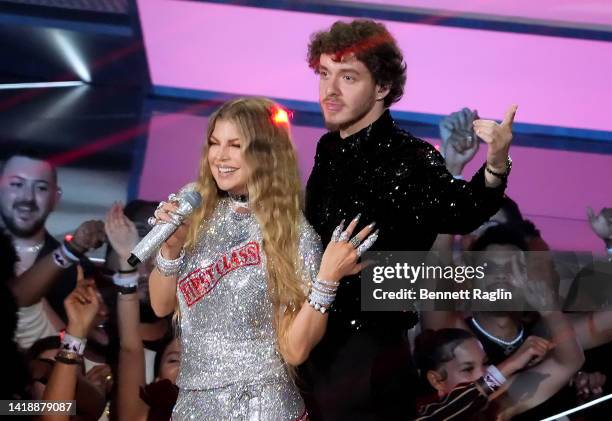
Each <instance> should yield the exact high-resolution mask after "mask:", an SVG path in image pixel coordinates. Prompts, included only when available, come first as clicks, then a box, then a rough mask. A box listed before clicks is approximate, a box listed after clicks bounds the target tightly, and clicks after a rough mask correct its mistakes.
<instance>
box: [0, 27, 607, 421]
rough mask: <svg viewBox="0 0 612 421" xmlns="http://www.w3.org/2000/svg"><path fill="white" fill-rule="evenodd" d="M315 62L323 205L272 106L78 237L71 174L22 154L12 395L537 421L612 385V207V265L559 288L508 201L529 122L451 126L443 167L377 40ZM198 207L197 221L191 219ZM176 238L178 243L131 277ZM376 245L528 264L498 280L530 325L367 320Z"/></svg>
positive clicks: (455, 117) (14, 245)
mask: <svg viewBox="0 0 612 421" xmlns="http://www.w3.org/2000/svg"><path fill="white" fill-rule="evenodd" d="M308 65H309V66H310V67H311V68H312V69H313V70H314V71H315V73H316V74H317V75H318V77H319V80H320V83H319V87H320V90H319V97H320V103H321V109H322V112H323V116H324V119H325V123H326V126H327V127H328V129H329V132H328V133H326V134H325V135H324V136H323V137H322V138H321V139H320V140H319V143H318V144H317V151H316V156H315V162H314V167H313V169H312V172H311V175H310V178H309V180H308V183H307V185H306V186H301V183H300V178H299V172H298V165H297V156H296V151H295V148H294V146H293V144H292V141H291V135H290V126H289V123H288V122H287V121H286V120H285V119H283V118H278V116H279V115H280V114H282V113H283V112H284V110H283V109H282V107H281V106H279V105H278V104H276V103H274V102H273V101H271V100H268V99H265V98H238V99H234V100H231V101H228V102H226V103H224V104H222V105H220V107H219V108H218V109H217V111H215V113H214V114H213V115H211V116H210V118H209V123H208V130H207V133H206V144H205V145H204V147H203V152H202V156H201V159H200V163H199V172H198V174H199V175H198V178H197V180H195V181H194V182H193V183H190V184H188V185H186V186H184V187H183V188H182V189H181V190H180V191H177V192H172V194H171V195H170V196H169V197H168V199H167V200H166V201H163V202H161V203H159V204H158V203H152V202H146V201H142V200H134V201H132V202H130V203H128V204H127V205H125V206H124V205H123V204H121V203H114V204H112V205H111V206H110V208H109V210H108V213H107V214H106V217H105V219H104V220H103V221H102V220H95V221H85V222H83V223H82V224H81V225H79V226H78V227H76V228H75V229H74V231H73V232H72V233H71V235H70V236H67V237H65V238H63V239H61V241H58V240H57V239H55V238H54V237H53V236H51V235H50V234H49V232H48V231H47V229H46V222H47V219H48V217H49V215H50V214H51V213H52V212H53V210H54V209H55V207H56V205H57V203H58V202H59V201H60V199H61V195H62V190H61V188H60V186H59V180H58V175H57V169H56V168H55V167H54V165H53V164H52V163H51V162H49V161H48V160H47V159H46V158H45V157H44V156H39V155H37V154H36V153H35V152H33V151H27V150H24V151H20V152H17V153H15V154H13V155H12V156H9V157H6V159H5V160H4V162H3V165H2V169H1V173H0V216H1V219H0V227H2V228H3V232H2V233H1V234H0V248H1V250H0V259H1V261H0V276H1V279H0V288H2V292H1V293H0V299H1V300H2V305H0V311H2V312H3V315H2V332H3V349H4V350H5V351H6V352H7V355H8V358H7V360H6V363H5V370H6V374H7V375H6V376H5V379H6V380H4V381H3V382H2V385H1V386H0V387H1V389H2V399H12V400H45V401H70V400H74V401H75V403H76V408H75V410H76V412H75V413H76V415H72V418H74V419H84V420H98V419H118V420H139V419H142V420H169V419H170V418H172V419H173V420H183V419H198V420H200V419H201V420H307V419H310V420H313V421H317V420H346V419H355V420H396V419H405V420H415V419H418V420H443V419H453V420H459V419H483V420H488V419H491V420H506V419H524V420H535V419H541V418H544V417H546V416H550V415H553V414H556V413H558V412H561V411H563V410H564V409H568V408H571V407H574V406H577V405H578V404H580V403H583V402H586V401H588V400H591V399H593V398H595V397H598V396H602V395H604V394H605V393H607V392H608V391H609V390H610V388H609V385H608V383H607V382H606V379H607V377H608V375H609V374H610V373H609V371H610V369H611V368H612V367H611V366H610V364H609V363H608V361H607V358H606V357H607V353H609V350H610V349H611V348H610V342H611V341H612V311H611V310H608V309H606V308H605V305H604V306H600V307H596V306H595V304H597V303H595V302H594V301H598V300H599V301H598V302H603V303H604V304H606V303H607V300H605V297H603V298H604V299H603V300H601V298H602V297H601V295H605V291H606V287H605V285H601V287H599V286H598V285H599V284H597V283H598V282H602V280H603V282H605V280H606V279H608V281H609V278H610V276H612V269H610V266H611V265H612V263H610V261H612V208H605V209H603V210H602V211H600V212H599V213H595V212H593V211H592V210H591V209H590V208H589V209H588V211H587V217H588V221H589V223H590V226H591V228H592V231H593V235H595V236H597V237H599V238H601V240H602V241H603V243H604V244H603V245H604V246H605V248H604V247H602V252H604V253H608V259H609V260H610V261H606V260H605V259H606V258H605V257H604V258H603V259H602V261H600V262H594V263H592V264H590V265H587V266H585V267H580V268H577V269H576V270H575V273H573V278H571V279H570V280H569V285H568V288H561V283H562V280H561V279H560V276H559V273H558V271H557V269H556V266H555V260H554V250H550V249H549V247H548V245H547V243H546V239H545V238H542V236H541V234H540V232H539V231H538V229H537V227H536V226H535V225H534V224H533V223H532V222H530V221H529V220H527V219H525V218H524V217H523V215H522V214H521V212H520V207H519V205H520V204H517V203H515V202H514V201H513V200H512V199H510V198H509V197H508V196H507V195H506V194H505V188H506V186H507V184H508V183H509V182H511V179H512V177H511V175H510V170H511V168H512V160H511V159H510V157H509V151H510V145H511V141H512V138H513V134H512V123H513V120H514V116H515V113H516V112H517V107H516V106H511V107H510V108H509V109H508V111H507V113H506V115H505V116H504V118H503V120H501V122H496V121H492V120H483V119H480V118H479V117H478V115H477V113H476V112H475V111H472V110H470V109H468V108H464V109H462V110H459V111H457V112H455V113H452V114H451V115H449V116H447V117H446V118H444V119H443V120H442V122H441V123H440V137H441V139H442V145H441V148H440V152H438V151H437V150H436V149H435V148H434V147H433V146H432V145H431V144H429V143H427V142H425V141H423V140H420V139H418V138H416V137H414V136H412V135H411V134H410V133H408V132H407V131H405V130H403V129H401V128H400V127H399V126H398V125H397V124H396V123H395V122H394V120H393V119H392V117H391V114H390V112H389V107H390V106H391V105H392V104H394V103H395V102H397V101H398V100H399V99H400V98H401V97H402V94H403V88H404V84H405V80H406V66H405V64H404V60H403V56H402V52H401V51H400V50H399V48H398V47H397V45H396V43H395V40H394V39H393V37H392V36H391V34H390V33H389V32H388V31H387V29H386V28H385V27H384V26H383V25H382V24H379V23H376V22H373V21H367V20H355V21H352V22H349V23H346V22H336V23H335V24H333V25H332V27H331V28H329V29H328V30H324V31H321V32H317V33H315V34H313V36H312V38H311V40H310V43H309V45H308ZM313 141H314V139H313ZM483 144H484V145H486V148H487V153H486V162H484V163H483V165H482V166H481V167H480V169H479V170H478V171H477V172H476V174H474V175H473V176H472V177H471V179H470V180H469V181H466V180H464V179H463V169H464V168H465V166H466V165H467V164H468V163H469V162H470V161H472V160H473V159H474V157H475V155H476V152H477V150H478V149H479V147H483ZM303 190H304V191H305V198H302V191H303ZM187 191H195V192H197V193H199V195H200V196H201V197H202V204H201V206H200V207H199V208H197V209H195V210H194V211H193V213H192V214H190V215H182V214H181V212H180V204H181V203H180V201H181V194H182V193H184V192H187ZM168 193H171V192H160V194H163V195H165V194H168ZM161 224H171V225H173V226H174V228H175V230H174V231H173V233H172V234H171V235H170V236H169V237H168V238H167V239H165V241H164V242H163V244H161V246H160V247H159V250H158V251H157V253H156V254H155V256H154V257H152V258H151V259H149V260H147V261H145V262H143V263H141V264H139V265H137V266H136V267H133V266H132V265H131V264H129V263H128V259H129V258H130V255H131V252H132V250H133V249H134V247H135V246H136V245H137V244H138V242H139V241H140V240H141V239H142V238H143V237H145V235H146V234H147V233H148V232H149V230H150V229H151V228H152V227H154V226H159V225H161ZM103 246H105V247H106V254H105V261H104V264H102V265H100V264H93V263H92V262H91V261H90V260H89V259H88V257H87V253H88V252H90V251H93V250H96V249H98V248H100V247H103ZM368 250H420V251H427V250H433V251H435V252H436V256H437V258H439V259H440V261H441V262H443V263H444V264H446V265H451V266H452V265H459V264H462V262H463V261H464V260H465V259H467V258H468V255H470V253H480V254H478V255H479V256H484V257H482V258H483V259H485V258H487V256H489V258H490V256H492V255H493V254H494V255H495V256H498V257H496V258H497V259H499V256H502V260H496V264H497V265H498V266H504V265H505V266H508V265H510V266H512V265H513V264H516V263H517V262H516V261H515V260H513V259H515V258H517V257H516V256H519V257H518V259H519V261H520V262H523V263H524V266H525V270H524V271H522V272H521V274H524V276H518V277H512V273H511V272H508V271H506V272H504V271H503V270H500V271H499V272H497V273H495V274H488V275H487V276H488V277H487V278H486V279H485V281H483V282H485V283H486V282H490V283H491V284H496V285H505V286H506V287H508V288H514V289H515V290H517V291H522V293H523V296H524V299H525V301H526V302H527V304H528V306H529V309H528V310H525V311H518V310H516V311H509V310H506V309H498V310H495V309H493V310H491V311H481V310H473V311H470V310H466V309H464V308H460V307H457V308H454V307H452V306H451V307H448V308H444V309H440V310H435V311H421V312H419V311H417V309H416V308H415V309H414V310H413V311H404V312H370V311H363V309H362V303H361V287H360V282H361V280H360V277H359V274H360V273H361V272H362V270H363V269H364V268H366V267H367V266H368V265H369V264H371V262H370V261H368V260H367V255H364V256H363V259H362V255H363V254H364V253H365V252H366V251H368ZM487 253H489V254H487ZM503 259H505V260H503ZM476 263H482V262H476ZM493 277H495V279H492V278H493ZM584 285H590V286H591V288H585V287H584ZM483 287H484V288H486V285H484V286H483ZM562 289H563V290H564V291H566V290H567V291H568V292H567V293H566V294H565V295H563V294H561V293H560V291H561V290H562ZM602 291H604V294H602ZM597 295H599V297H597ZM605 411H606V409H605V408H603V406H602V405H599V406H595V407H594V408H592V409H590V410H588V411H582V412H580V413H579V414H578V416H579V417H582V418H580V419H602V418H599V417H601V414H603V413H606V412H605ZM42 417H43V419H49V420H51V419H54V420H55V419H58V420H60V419H68V418H69V415H67V414H65V413H46V414H45V415H42ZM588 417H591V418H588Z"/></svg>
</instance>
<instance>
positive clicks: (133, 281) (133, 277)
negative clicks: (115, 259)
mask: <svg viewBox="0 0 612 421" xmlns="http://www.w3.org/2000/svg"><path fill="white" fill-rule="evenodd" d="M139 279H140V274H139V273H138V272H136V273H130V274H129V275H123V276H121V274H120V273H115V274H114V275H113V284H115V285H117V286H118V287H125V288H130V287H137V286H138V280H139Z"/></svg>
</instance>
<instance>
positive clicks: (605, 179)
mask: <svg viewBox="0 0 612 421" xmlns="http://www.w3.org/2000/svg"><path fill="white" fill-rule="evenodd" d="M207 120H208V119H207V118H205V117H198V116H192V115H184V114H164V115H156V116H154V117H153V118H152V119H151V123H150V130H149V132H150V133H149V142H148V145H147V152H146V157H145V165H144V169H143V172H142V177H141V183H140V190H139V191H140V197H141V198H143V199H148V200H161V199H163V198H165V197H166V196H167V195H168V194H169V193H171V192H174V191H176V190H177V189H178V188H179V187H181V186H182V185H184V184H186V183H187V182H189V181H191V180H194V179H195V178H196V175H197V167H198V161H199V157H200V153H201V149H202V145H203V143H204V134H205V129H206V124H207ZM292 133H293V139H294V142H295V145H296V149H297V151H298V157H299V161H300V169H301V174H302V180H303V182H304V183H305V182H306V180H307V178H308V175H309V174H310V170H311V168H312V163H313V159H314V153H315V147H316V143H317V141H318V139H319V137H320V136H321V135H322V134H323V133H324V130H323V129H318V128H311V127H300V126H294V127H293V128H292ZM428 140H429V139H428ZM430 141H431V142H432V143H434V144H435V143H436V142H437V141H435V140H430ZM484 154H485V148H484V147H482V148H481V149H480V150H479V152H478V155H477V156H476V158H475V159H474V160H473V161H472V163H470V165H469V166H468V167H467V168H466V171H465V176H466V177H467V178H469V177H471V175H472V174H473V173H474V172H475V171H476V169H477V168H478V167H479V166H480V165H481V164H482V162H484V159H485V155H484ZM512 156H513V159H514V163H515V164H514V168H513V170H512V175H511V178H510V187H509V190H508V194H509V195H510V196H511V197H512V198H513V199H515V200H516V201H517V202H518V203H519V205H520V207H521V210H522V211H523V213H524V214H525V215H526V216H527V217H529V218H530V219H532V220H533V221H534V222H535V223H536V225H537V226H538V228H539V229H540V230H541V231H542V234H543V236H544V238H545V239H546V240H547V241H548V242H549V244H550V245H551V246H552V247H553V248H555V249H557V250H583V251H589V250H590V251H595V252H601V250H602V242H601V241H600V240H598V239H596V238H595V236H594V235H593V234H592V233H591V231H590V228H589V226H588V223H587V222H586V216H585V208H586V206H592V207H593V208H595V209H597V210H599V209H600V208H601V207H603V206H606V205H608V206H609V205H610V189H609V186H610V184H609V180H612V156H611V155H596V154H589V153H579V152H566V151H556V150H543V149H536V148H525V147H520V146H515V147H513V148H512Z"/></svg>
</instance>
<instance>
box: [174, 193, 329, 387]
mask: <svg viewBox="0 0 612 421" xmlns="http://www.w3.org/2000/svg"><path fill="white" fill-rule="evenodd" d="M211 221H212V222H211V223H210V224H208V225H207V227H206V229H204V230H202V233H201V234H200V238H199V239H198V242H197V244H196V246H195V247H194V248H193V250H191V251H190V252H188V253H187V255H186V256H185V263H184V266H183V268H182V270H181V273H180V275H179V278H178V283H177V295H178V301H179V306H180V313H181V318H180V320H181V323H180V326H181V345H182V353H181V354H182V357H181V365H180V372H179V377H178V380H177V385H178V386H179V387H180V388H181V389H195V390H206V389H213V388H220V387H225V386H227V385H231V384H236V383H244V384H253V383H269V382H272V383H277V382H281V383H283V382H287V384H290V380H289V379H288V376H287V371H286V367H285V365H284V362H283V360H282V357H281V356H280V354H279V353H278V351H277V341H276V332H275V329H274V327H273V314H272V313H273V307H272V303H271V301H270V296H269V293H268V283H267V271H266V256H265V254H264V251H263V246H262V234H261V231H260V228H259V224H258V223H257V220H256V219H255V217H254V216H253V215H252V214H240V213H237V212H235V211H234V210H232V209H231V206H230V203H229V200H228V199H222V200H221V201H220V203H219V205H218V206H217V208H216V210H215V212H214V214H213V216H212V217H211ZM299 251H300V256H301V257H302V261H303V266H302V267H303V270H305V271H306V273H305V276H304V278H305V280H306V281H310V280H312V279H314V277H315V276H316V273H317V271H318V269H319V264H320V259H321V253H322V250H321V243H320V239H319V237H318V235H317V234H316V233H315V232H314V230H313V229H312V227H310V226H309V225H308V224H307V223H306V222H305V220H304V218H302V222H301V224H300V244H299ZM304 287H305V288H306V285H304ZM288 387H289V386H288ZM290 387H294V386H293V385H292V384H291V386H290Z"/></svg>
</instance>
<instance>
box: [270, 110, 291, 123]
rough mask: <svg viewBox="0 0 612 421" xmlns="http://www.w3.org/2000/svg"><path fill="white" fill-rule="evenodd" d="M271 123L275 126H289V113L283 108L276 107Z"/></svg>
mask: <svg viewBox="0 0 612 421" xmlns="http://www.w3.org/2000/svg"><path fill="white" fill-rule="evenodd" d="M272 121H274V123H275V124H289V113H288V112H287V111H286V110H284V109H283V108H280V107H277V108H275V109H274V115H273V116H272Z"/></svg>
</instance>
